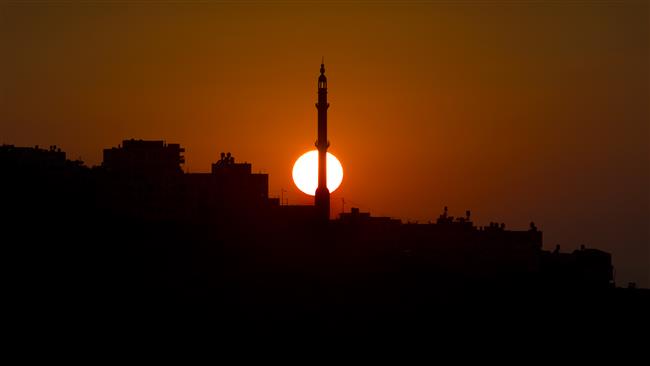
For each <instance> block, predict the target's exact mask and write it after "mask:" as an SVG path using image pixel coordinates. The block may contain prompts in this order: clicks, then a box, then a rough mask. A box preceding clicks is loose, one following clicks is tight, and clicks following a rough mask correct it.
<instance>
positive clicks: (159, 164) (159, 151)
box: [102, 139, 185, 177]
mask: <svg viewBox="0 0 650 366" xmlns="http://www.w3.org/2000/svg"><path fill="white" fill-rule="evenodd" d="M183 152H185V149H183V148H181V146H180V145H179V144H166V143H165V142H164V141H145V140H135V139H130V140H124V141H122V146H118V147H116V148H115V147H113V148H110V149H104V160H103V162H102V166H103V167H104V168H105V169H106V170H108V171H110V172H111V173H117V174H122V175H130V176H156V177H160V176H172V175H178V174H181V173H182V172H183V170H182V169H181V164H183V163H185V159H184V158H183V155H182V153H183Z"/></svg>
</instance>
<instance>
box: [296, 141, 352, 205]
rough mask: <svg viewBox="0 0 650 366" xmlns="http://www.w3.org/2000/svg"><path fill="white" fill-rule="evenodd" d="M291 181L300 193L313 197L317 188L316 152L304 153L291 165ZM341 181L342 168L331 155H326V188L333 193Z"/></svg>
mask: <svg viewBox="0 0 650 366" xmlns="http://www.w3.org/2000/svg"><path fill="white" fill-rule="evenodd" d="M293 181H294V183H295V184H296V186H297V187H298V189H300V190H301V191H302V192H304V193H306V194H308V195H310V196H313V195H314V194H315V193H316V188H317V187H318V151H317V150H312V151H308V152H306V153H304V154H303V155H302V156H301V157H299V158H298V160H296V163H295V164H294V165H293ZM342 181H343V167H342V166H341V163H340V162H339V160H338V159H337V158H336V156H334V155H332V154H331V153H327V188H328V189H329V190H330V192H334V191H335V190H336V189H337V188H338V187H339V186H340V185H341V182H342Z"/></svg>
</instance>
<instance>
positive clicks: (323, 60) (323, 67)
mask: <svg viewBox="0 0 650 366" xmlns="http://www.w3.org/2000/svg"><path fill="white" fill-rule="evenodd" d="M320 73H321V74H325V56H323V58H322V60H321V63H320Z"/></svg>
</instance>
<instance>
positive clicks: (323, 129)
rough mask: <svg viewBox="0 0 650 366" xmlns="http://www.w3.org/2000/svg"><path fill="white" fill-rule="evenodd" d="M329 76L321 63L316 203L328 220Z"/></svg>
mask: <svg viewBox="0 0 650 366" xmlns="http://www.w3.org/2000/svg"><path fill="white" fill-rule="evenodd" d="M329 106H330V104H329V103H327V77H325V61H324V60H323V62H322V63H321V64H320V76H319V77H318V103H316V109H318V140H316V148H317V149H318V188H316V197H315V204H316V209H317V210H318V216H319V217H320V218H321V219H322V220H323V221H327V220H329V218H330V191H329V189H328V188H327V148H328V147H329V146H330V142H329V141H328V140H327V108H329Z"/></svg>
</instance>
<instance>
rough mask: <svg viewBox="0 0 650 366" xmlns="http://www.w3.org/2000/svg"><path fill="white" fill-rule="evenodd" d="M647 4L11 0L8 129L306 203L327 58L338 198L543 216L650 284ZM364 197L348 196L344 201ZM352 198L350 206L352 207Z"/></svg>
mask: <svg viewBox="0 0 650 366" xmlns="http://www.w3.org/2000/svg"><path fill="white" fill-rule="evenodd" d="M649 13H650V12H649V9H648V3H647V2H612V3H609V2H593V3H590V2H571V3H570V4H565V3H563V2H553V3H552V4H540V3H529V2H522V3H514V4H513V3H509V4H508V3H503V2H502V3H491V4H488V3H472V2H463V3H462V4H460V5H457V4H453V3H447V2H442V3H433V4H431V3H430V4H414V3H411V4H406V5H398V4H387V3H383V4H371V5H361V4H359V3H357V4H355V5H346V4H341V3H338V4H337V3H333V4H322V5H296V4H290V3H289V2H283V3H277V4H274V5H264V6H262V5H254V4H245V5H237V4H205V3H194V4H189V5H181V4H173V3H172V4H169V3H168V4H163V3H158V4H156V3H153V4H151V3H145V2H140V3H138V4H136V5H129V4H126V3H116V4H109V3H92V4H86V5H81V4H74V3H73V4H71V3H61V4H56V3H50V2H48V3H28V4H20V3H14V4H9V3H6V2H3V3H2V5H0V55H1V59H0V143H11V144H16V145H36V144H39V145H43V146H49V145H52V144H57V145H59V146H60V147H62V148H63V149H64V150H65V151H67V152H68V154H69V157H70V158H78V157H82V159H83V160H84V161H86V162H87V163H88V164H90V165H94V164H98V163H99V162H100V160H101V150H102V149H103V148H105V147H110V146H116V145H117V144H118V143H120V142H121V140H122V139H125V138H131V137H134V138H143V139H164V140H167V141H168V142H178V143H181V144H182V145H183V146H184V147H185V148H186V150H187V152H186V160H187V164H186V169H189V170H190V171H192V172H199V171H208V170H209V167H210V163H211V162H213V161H215V160H216V159H217V157H218V155H219V153H220V152H221V151H231V152H232V153H233V154H234V156H235V157H236V158H237V159H238V160H246V161H249V162H252V163H253V169H254V170H256V171H258V170H261V171H263V172H266V173H269V174H270V184H271V187H270V190H271V195H276V196H279V194H280V189H281V188H284V189H287V190H288V191H289V192H288V193H287V194H286V195H287V196H288V198H289V203H307V202H311V199H310V198H307V196H305V195H303V194H302V193H300V192H299V191H298V190H297V189H296V188H295V187H294V185H293V183H292V182H291V167H292V164H293V162H294V160H295V159H296V158H297V157H298V156H300V155H301V154H302V153H303V152H305V151H307V150H309V149H312V148H313V143H314V141H315V139H316V108H315V107H314V103H315V102H316V79H317V76H318V68H319V66H320V65H319V64H320V59H321V56H323V55H324V56H325V61H326V67H327V76H328V81H329V99H330V104H331V107H330V109H329V134H330V136H329V138H330V141H331V148H330V151H331V152H332V153H334V154H335V155H337V157H338V158H339V159H340V160H341V162H342V163H343V166H344V169H345V179H344V181H343V185H342V186H341V188H340V189H339V190H337V191H336V192H335V193H334V194H333V196H332V199H333V204H332V205H333V209H334V210H340V199H341V197H345V199H346V201H348V202H354V203H355V205H356V206H361V207H362V209H363V210H370V211H371V212H372V213H373V214H375V215H388V216H393V217H400V218H402V219H405V220H407V219H409V220H419V221H420V222H424V221H427V220H429V219H435V217H436V216H437V215H438V214H439V213H440V212H441V210H442V206H444V205H448V206H449V207H450V211H451V213H452V214H456V215H460V214H463V213H464V211H465V210H466V209H471V210H472V212H473V216H474V218H475V220H476V221H477V222H478V224H480V225H484V224H487V223H488V222H489V221H499V222H506V224H507V225H508V226H509V227H511V228H515V229H524V228H526V227H527V224H528V222H530V221H531V220H534V221H535V222H536V223H537V225H538V227H540V228H541V229H542V230H544V232H545V245H546V248H552V247H553V246H554V245H555V244H557V243H559V244H561V245H562V247H563V250H572V249H574V248H576V247H578V246H579V245H580V244H585V245H587V246H588V247H597V248H601V249H604V250H607V251H610V252H612V253H613V257H614V262H615V265H616V266H617V282H618V283H619V285H625V283H626V282H627V281H636V282H637V283H638V284H639V285H641V286H645V287H648V286H650V279H649V274H648V263H649V262H650V254H649V252H648V246H649V243H650V232H649V223H650V208H649V206H650V192H649V188H648V187H649V186H650V152H649V149H648V146H649V141H650V131H649V125H650V117H649V114H650V110H649V107H648V101H649V100H650V92H649V85H650V76H649V68H648V65H650V60H649V47H650V46H649V44H650V42H649V39H648V38H649V33H650V32H649V29H648V17H649V15H648V14H649ZM349 205H352V203H349ZM348 207H349V206H348Z"/></svg>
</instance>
